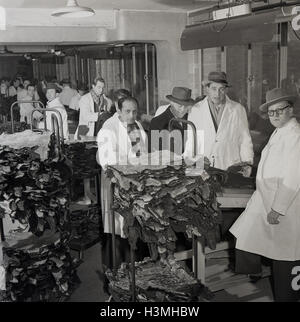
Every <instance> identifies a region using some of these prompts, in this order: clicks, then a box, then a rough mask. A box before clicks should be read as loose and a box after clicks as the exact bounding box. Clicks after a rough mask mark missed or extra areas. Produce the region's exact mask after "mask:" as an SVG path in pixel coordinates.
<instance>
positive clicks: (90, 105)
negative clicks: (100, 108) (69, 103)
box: [74, 93, 111, 138]
mask: <svg viewBox="0 0 300 322" xmlns="http://www.w3.org/2000/svg"><path fill="white" fill-rule="evenodd" d="M104 100H106V102H107V105H108V106H110V105H111V102H110V101H109V100H108V99H107V98H106V97H104ZM94 111H95V106H94V100H93V97H92V94H91V93H87V94H85V95H83V96H82V97H81V98H80V100H79V123H78V126H80V125H86V126H87V127H88V129H89V131H88V133H87V134H86V135H87V136H94V130H95V122H97V121H98V116H99V113H98V112H94ZM77 135H78V128H77V130H76V132H75V135H74V137H75V138H77Z"/></svg>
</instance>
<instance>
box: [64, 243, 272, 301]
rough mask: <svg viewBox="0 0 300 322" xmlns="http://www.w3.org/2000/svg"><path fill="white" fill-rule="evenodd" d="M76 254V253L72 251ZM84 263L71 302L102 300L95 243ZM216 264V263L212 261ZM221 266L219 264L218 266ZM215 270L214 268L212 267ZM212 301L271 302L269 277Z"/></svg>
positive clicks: (217, 295) (234, 288) (217, 294)
mask: <svg viewBox="0 0 300 322" xmlns="http://www.w3.org/2000/svg"><path fill="white" fill-rule="evenodd" d="M74 255H76V253H74ZM83 260H84V263H83V264H81V265H80V267H79V269H78V275H79V278H80V279H81V284H80V286H79V287H78V288H77V289H76V290H75V292H74V293H73V294H72V296H71V298H70V300H69V301H71V302H104V301H106V300H108V298H109V295H107V294H106V293H104V292H103V283H102V276H103V275H102V273H101V248H100V244H96V245H95V246H93V247H91V248H90V249H88V250H86V251H85V252H84V258H83ZM214 265H215V266H216V264H215V263H214ZM220 267H221V266H220ZM214 269H215V270H216V268H214ZM214 294H215V296H214V298H213V300H212V302H272V301H273V295H272V291H271V284H270V281H269V278H263V279H261V280H259V281H258V282H257V283H255V284H253V283H249V282H243V283H241V284H239V285H236V286H232V287H228V288H227V289H225V290H221V291H218V292H215V293H214Z"/></svg>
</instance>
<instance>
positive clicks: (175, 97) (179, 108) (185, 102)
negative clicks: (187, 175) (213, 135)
mask: <svg viewBox="0 0 300 322" xmlns="http://www.w3.org/2000/svg"><path fill="white" fill-rule="evenodd" d="M191 93H192V91H191V90H190V89H189V88H186V87H174V88H173V90H172V94H170V95H167V96H166V98H167V99H168V100H169V101H170V104H169V105H168V106H166V110H165V111H164V112H162V113H161V114H159V115H158V116H155V117H154V118H153V119H152V120H151V122H150V131H149V133H150V135H149V150H151V151H154V150H156V149H159V150H163V149H167V148H168V147H169V149H170V150H171V151H172V152H174V151H175V150H176V152H177V153H179V154H181V153H182V152H183V151H184V131H186V129H187V125H186V123H183V124H181V123H180V122H174V123H173V126H172V130H177V132H176V133H177V134H178V136H177V135H174V132H173V131H172V135H173V137H174V140H175V141H176V142H173V143H172V145H171V146H170V144H171V142H170V133H169V132H168V131H169V122H170V120H171V119H173V118H181V119H182V118H183V119H187V116H188V109H189V107H190V106H192V105H194V103H195V102H194V100H193V99H192V98H191ZM159 138H162V142H161V143H160V144H155V142H156V143H158V142H159Z"/></svg>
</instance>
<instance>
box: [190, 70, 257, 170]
mask: <svg viewBox="0 0 300 322" xmlns="http://www.w3.org/2000/svg"><path fill="white" fill-rule="evenodd" d="M228 86H229V85H228V82H227V77H226V74H225V73H224V72H211V73H209V75H208V81H207V82H206V89H207V97H205V98H204V99H203V100H202V101H200V102H198V103H197V104H195V105H194V106H193V107H192V109H191V112H190V113H189V116H188V120H189V121H192V122H193V123H194V124H195V126H196V129H197V131H198V132H197V133H198V140H197V142H198V144H197V145H198V148H197V154H204V155H205V156H206V157H207V158H208V159H209V160H210V162H211V166H213V167H216V168H219V169H222V170H226V169H227V168H229V167H230V166H232V165H234V164H238V163H241V162H243V163H244V162H245V163H247V164H248V165H246V166H245V167H244V174H245V176H250V173H251V165H252V164H253V156H254V153H253V145H252V140H251V137H250V133H249V128H248V120H247V114H246V110H245V108H244V107H243V106H242V105H241V104H239V103H237V102H234V101H232V100H231V99H230V98H229V97H228V96H227V95H226V93H227V88H228ZM192 147H193V138H192V135H191V131H188V140H187V142H186V151H185V155H187V156H191V155H192Z"/></svg>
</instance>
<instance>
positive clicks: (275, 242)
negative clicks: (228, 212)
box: [230, 88, 300, 301]
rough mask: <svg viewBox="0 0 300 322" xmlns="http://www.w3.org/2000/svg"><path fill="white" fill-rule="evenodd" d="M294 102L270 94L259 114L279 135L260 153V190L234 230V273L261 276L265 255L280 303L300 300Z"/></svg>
mask: <svg viewBox="0 0 300 322" xmlns="http://www.w3.org/2000/svg"><path fill="white" fill-rule="evenodd" d="M295 101H296V97H294V96H291V95H289V94H288V93H286V92H285V90H283V89H281V88H275V89H272V90H270V91H268V92H267V93H266V103H264V104H263V105H261V106H260V110H261V112H262V113H267V114H268V117H269V119H270V122H271V123H272V125H273V126H274V127H275V131H274V132H273V133H272V135H271V137H270V139H269V142H268V144H267V145H266V146H265V148H264V150H263V151H262V155H261V160H260V162H259V165H258V170H257V176H256V191H255V192H254V194H253V195H252V197H251V199H250V200H249V202H248V205H247V208H246V210H245V211H244V212H243V214H242V215H241V216H240V217H239V218H238V220H237V221H236V222H235V223H234V225H233V226H232V227H231V228H230V232H231V233H232V234H233V235H234V236H235V237H236V238H237V242H236V272H237V273H245V274H251V275H254V276H255V275H258V276H259V275H260V274H261V263H260V262H261V256H264V257H267V258H269V259H271V260H272V264H273V281H274V295H275V300H277V301H296V300H297V299H299V292H297V289H298V288H297V287H298V285H297V283H295V281H294V282H293V279H294V278H295V277H296V275H297V274H299V271H300V125H299V123H298V122H297V120H296V119H295V117H294V112H295V111H294V109H295V108H294V107H293V106H294V103H295ZM297 266H298V268H297ZM256 277H257V276H256Z"/></svg>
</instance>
